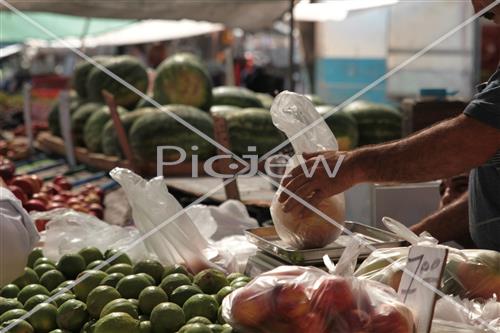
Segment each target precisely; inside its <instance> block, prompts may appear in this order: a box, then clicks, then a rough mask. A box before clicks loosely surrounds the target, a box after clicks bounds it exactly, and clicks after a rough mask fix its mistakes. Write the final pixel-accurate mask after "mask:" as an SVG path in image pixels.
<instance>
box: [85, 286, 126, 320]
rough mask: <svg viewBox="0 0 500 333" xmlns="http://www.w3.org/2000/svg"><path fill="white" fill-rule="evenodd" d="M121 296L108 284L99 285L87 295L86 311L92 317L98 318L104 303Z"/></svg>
mask: <svg viewBox="0 0 500 333" xmlns="http://www.w3.org/2000/svg"><path fill="white" fill-rule="evenodd" d="M118 298H121V295H120V293H119V292H118V291H117V290H116V289H115V288H113V287H110V286H99V287H97V288H95V289H94V290H92V291H91V292H90V293H89V295H88V296H87V311H88V312H89V314H90V315H91V316H92V317H94V318H99V317H100V315H101V311H102V309H103V308H104V306H105V305H106V304H108V303H109V302H111V301H112V300H115V299H118Z"/></svg>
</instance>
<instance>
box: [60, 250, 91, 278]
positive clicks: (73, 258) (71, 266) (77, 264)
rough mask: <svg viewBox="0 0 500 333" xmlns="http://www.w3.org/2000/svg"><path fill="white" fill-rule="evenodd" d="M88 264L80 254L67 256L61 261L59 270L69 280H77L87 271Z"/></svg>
mask: <svg viewBox="0 0 500 333" xmlns="http://www.w3.org/2000/svg"><path fill="white" fill-rule="evenodd" d="M85 267H87V264H86V263H85V259H83V257H82V256H81V255H79V254H65V255H63V256H62V257H61V259H59V262H58V263H57V269H58V270H59V271H61V273H63V274H64V276H65V277H66V278H67V279H71V280H73V279H75V278H76V277H77V276H78V274H80V273H81V272H82V271H83V270H85Z"/></svg>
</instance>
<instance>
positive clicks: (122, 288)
mask: <svg viewBox="0 0 500 333" xmlns="http://www.w3.org/2000/svg"><path fill="white" fill-rule="evenodd" d="M151 285H152V283H151V282H149V280H148V279H146V278H145V277H143V276H138V275H129V276H125V277H124V278H123V279H121V280H120V281H119V282H118V284H117V285H116V290H118V292H119V293H120V294H121V295H122V297H123V298H138V297H139V294H140V293H141V291H142V290H144V289H145V288H147V287H150V286H151Z"/></svg>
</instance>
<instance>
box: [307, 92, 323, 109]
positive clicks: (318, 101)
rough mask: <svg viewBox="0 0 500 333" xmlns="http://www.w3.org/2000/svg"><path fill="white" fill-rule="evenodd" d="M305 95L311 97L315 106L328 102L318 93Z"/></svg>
mask: <svg viewBox="0 0 500 333" xmlns="http://www.w3.org/2000/svg"><path fill="white" fill-rule="evenodd" d="M304 96H306V97H307V98H309V99H310V100H311V102H313V104H314V105H315V106H320V105H325V104H326V103H325V101H323V99H322V98H321V97H319V96H318V95H312V94H306V95H304Z"/></svg>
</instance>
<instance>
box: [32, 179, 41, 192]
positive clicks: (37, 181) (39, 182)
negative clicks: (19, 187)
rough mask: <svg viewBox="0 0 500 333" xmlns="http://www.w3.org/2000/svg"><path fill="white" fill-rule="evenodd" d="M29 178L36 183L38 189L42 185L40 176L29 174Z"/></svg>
mask: <svg viewBox="0 0 500 333" xmlns="http://www.w3.org/2000/svg"><path fill="white" fill-rule="evenodd" d="M30 178H31V179H33V180H34V181H35V182H36V183H37V184H38V188H39V189H41V188H42V186H43V180H42V179H41V178H40V177H38V176H37V175H30ZM37 192H38V191H37Z"/></svg>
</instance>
